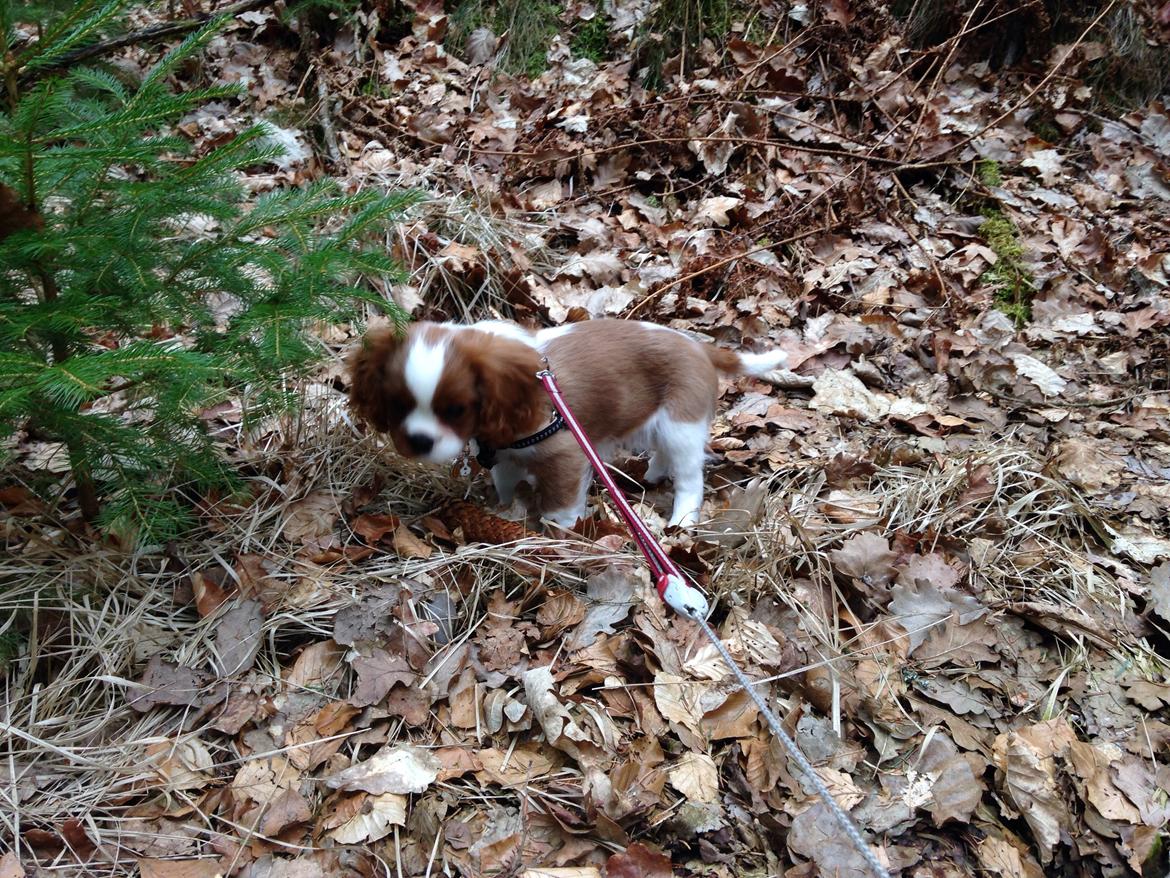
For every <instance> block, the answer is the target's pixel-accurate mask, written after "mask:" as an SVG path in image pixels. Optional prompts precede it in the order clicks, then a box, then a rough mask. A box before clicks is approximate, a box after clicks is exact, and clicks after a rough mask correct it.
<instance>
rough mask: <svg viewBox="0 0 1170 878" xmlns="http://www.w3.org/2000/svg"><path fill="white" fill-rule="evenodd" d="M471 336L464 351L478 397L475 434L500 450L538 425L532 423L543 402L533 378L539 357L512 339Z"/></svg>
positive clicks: (543, 397) (537, 383) (542, 396)
mask: <svg viewBox="0 0 1170 878" xmlns="http://www.w3.org/2000/svg"><path fill="white" fill-rule="evenodd" d="M469 335H470V334H469ZM474 335H475V336H476V337H475V338H469V339H468V344H467V347H466V352H467V356H468V358H469V359H470V361H471V364H472V369H473V370H474V372H475V376H476V390H477V392H478V397H479V412H478V418H477V423H476V433H475V435H476V437H477V438H479V439H482V440H484V441H485V442H487V443H489V444H491V445H495V446H497V447H502V446H504V445H509V444H511V443H512V442H515V441H516V439H517V438H519V437H521V436H524V435H525V434H526V433H529V432H532V431H533V430H535V429H536V427H538V426H539V425H538V424H535V422H536V421H537V420H539V419H540V416H541V413H542V412H543V411H544V402H545V399H546V397H545V394H544V391H543V390H542V389H541V385H540V381H539V380H538V379H537V377H536V373H537V372H539V371H540V369H541V361H540V355H539V354H537V352H536V351H535V350H534V349H533V348H531V347H529V346H528V345H526V344H524V343H523V342H519V341H516V340H515V339H510V338H501V337H499V336H494V335H488V334H487V333H482V332H477V333H475V334H474Z"/></svg>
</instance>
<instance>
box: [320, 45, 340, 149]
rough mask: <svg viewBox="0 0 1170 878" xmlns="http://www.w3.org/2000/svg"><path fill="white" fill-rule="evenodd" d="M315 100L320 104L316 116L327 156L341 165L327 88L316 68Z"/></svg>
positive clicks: (322, 76)
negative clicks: (323, 137)
mask: <svg viewBox="0 0 1170 878" xmlns="http://www.w3.org/2000/svg"><path fill="white" fill-rule="evenodd" d="M317 101H318V103H319V104H320V110H319V111H318V113H319V116H318V118H319V119H320V121H321V133H322V134H324V135H325V148H326V149H327V150H329V158H330V160H331V161H332V162H333V164H334V165H335V166H340V165H341V150H340V149H339V148H338V146H337V131H336V130H334V128H333V115H332V114H331V113H330V111H329V101H330V97H329V89H328V88H327V87H326V85H325V76H324V74H323V73H322V72H321V69H320V68H318V69H317Z"/></svg>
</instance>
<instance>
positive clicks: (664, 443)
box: [349, 319, 788, 528]
mask: <svg viewBox="0 0 1170 878" xmlns="http://www.w3.org/2000/svg"><path fill="white" fill-rule="evenodd" d="M787 360H788V357H787V355H786V353H785V352H784V351H781V350H772V351H769V352H766V353H737V352H735V351H731V350H728V349H726V348H721V347H716V346H715V345H711V344H703V343H701V342H698V341H695V340H694V339H692V338H690V337H689V336H687V335H685V334H683V333H681V332H679V331H677V330H674V329H669V328H667V327H663V326H657V325H655V324H652V323H644V322H637V321H627V320H615V319H601V320H587V321H584V322H581V323H571V324H567V325H565V326H559V327H556V328H554V329H541V330H536V331H531V330H528V329H525V328H524V327H521V326H519V325H517V324H515V323H509V322H506V321H500V320H490V321H484V322H480V323H473V324H470V325H459V324H453V323H415V324H412V325H410V327H409V328H408V329H407V330H406V331H405V332H404V333H399V332H397V331H396V330H395V329H394V328H384V329H375V330H371V331H370V332H368V333H367V334H366V336H365V337H364V338H363V339H362V342H361V344H360V346H358V347H357V349H356V350H355V351H354V353H353V354H352V355H351V356H350V359H349V374H350V391H349V393H350V406H351V408H352V409H353V411H354V413H355V414H356V415H358V417H360V418H361V419H363V420H364V421H366V422H367V423H368V424H369V425H370V426H372V427H373V428H374V429H375V430H377V431H379V432H382V433H389V434H390V436H391V438H392V439H393V441H394V445H395V447H396V448H397V449H398V451H399V452H400V453H401V454H402V455H404V456H406V457H410V458H419V459H422V460H426V461H431V462H434V463H445V462H452V461H455V460H456V459H458V458H459V456H460V455H461V454H463V452H464V449H465V448H466V447H467V446H468V444H469V443H471V442H474V443H475V446H476V452H477V457H478V459H479V461H480V463H481V464H482V465H484V466H485V467H487V468H490V470H491V475H492V482H493V483H494V485H495V489H496V494H497V495H498V497H499V500H500V503H501V504H503V505H504V506H510V505H511V504H512V502H513V500H514V498H515V493H516V488H517V487H518V486H519V485H520V484H521V483H522V482H527V483H528V484H529V485H530V486H531V487H532V488H533V489H534V491H535V497H536V501H537V503H536V505H537V509H536V511H537V512H539V514H540V516H541V517H542V518H543V519H545V520H546V521H549V522H552V523H553V524H554V525H557V526H559V527H564V528H571V527H572V526H573V525H574V524H576V522H577V521H578V520H579V519H580V518H582V517H583V516H584V514H585V508H586V498H587V495H588V490H589V484H590V481H591V477H592V470H591V468H590V466H589V462H588V460H587V459H586V457H585V455H584V453H583V452H582V451H581V449H580V447H579V446H578V445H577V441H576V439H574V438H573V436H572V434H571V433H570V432H569V430H567V429H563V427H564V422H563V421H562V420H561V418H560V416H559V415H558V414H557V413H556V410H555V409H554V408H553V405H552V402H551V401H550V400H549V398H548V395H547V394H546V392H545V390H544V388H543V387H542V385H541V383H540V381H539V380H538V379H537V377H536V373H537V372H539V371H540V370H541V369H543V368H546V362H547V368H549V369H551V370H552V371H553V373H554V374H555V375H556V379H557V383H558V384H559V385H560V388H561V391H562V393H563V395H564V399H565V401H566V402H567V403H568V405H569V408H570V410H571V411H572V412H573V414H574V415H575V416H576V419H577V420H578V421H579V422H580V424H581V426H582V427H583V428H584V430H585V432H586V434H587V435H588V436H589V438H590V439H591V440H592V441H593V443H594V445H595V446H596V448H597V450H598V452H599V454H600V455H601V456H602V458H603V459H605V458H607V457H609V456H611V455H612V454H613V453H614V452H616V451H617V450H618V449H619V448H623V449H629V450H631V451H649V452H650V454H651V457H650V463H649V467H648V469H647V472H646V481H647V482H650V483H657V482H660V481H662V480H663V479H664V478H666V477H670V479H671V480H672V481H673V482H674V492H675V494H674V508H673V511H672V512H671V515H670V524H671V525H676V526H679V527H688V526H692V525H694V524H697V523H698V521H699V515H700V511H701V508H702V502H703V462H704V460H705V457H706V451H707V441H708V439H709V436H710V426H711V420H712V418H713V417H714V415H715V402H716V397H717V395H718V390H719V378H718V376H719V373H724V374H728V375H737V374H738V375H756V376H759V375H764V374H766V373H768V372H770V371H772V370H774V369H779V368H783V367H784V365H785V364H786V363H787ZM530 511H531V510H530Z"/></svg>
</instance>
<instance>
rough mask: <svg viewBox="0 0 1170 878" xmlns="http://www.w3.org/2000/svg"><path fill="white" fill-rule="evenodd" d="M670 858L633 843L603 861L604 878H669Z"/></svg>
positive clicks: (643, 845) (671, 872)
mask: <svg viewBox="0 0 1170 878" xmlns="http://www.w3.org/2000/svg"><path fill="white" fill-rule="evenodd" d="M673 874H674V873H673V871H672V867H671V864H670V857H668V856H667V855H666V854H664V853H661V852H660V851H657V850H654V849H653V848H650V847H648V846H647V845H645V844H643V843H642V842H635V843H634V844H632V845H630V846H629V847H628V848H626V849H625V850H624V851H623V852H622V853H620V854H613V855H612V856H610V858H609V859H608V860H606V861H605V878H671V876H672V875H673Z"/></svg>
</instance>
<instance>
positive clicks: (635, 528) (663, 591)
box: [536, 360, 890, 878]
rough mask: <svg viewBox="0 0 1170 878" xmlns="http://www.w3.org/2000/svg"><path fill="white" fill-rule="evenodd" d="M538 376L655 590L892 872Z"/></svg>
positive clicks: (881, 868) (545, 374) (875, 863)
mask: <svg viewBox="0 0 1170 878" xmlns="http://www.w3.org/2000/svg"><path fill="white" fill-rule="evenodd" d="M545 362H546V364H547V362H548V361H547V360H546V361H545ZM536 377H537V378H539V379H540V383H541V384H543V385H544V389H545V390H546V391H548V395H549V398H550V399H551V400H552V404H553V405H554V406H555V407H556V410H557V411H558V412H560V415H561V417H562V418H564V421H565V425H566V426H567V427H568V428H569V430H570V431H571V432H572V434H573V437H574V438H575V439H576V440H577V444H578V445H580V446H581V450H582V451H584V452H585V456H586V457H587V458H589V463H591V464H592V465H593V471H594V472H595V473H597V476H598V478H600V479H601V483H602V484H603V485H605V489H606V490H607V491H609V496H610V497H612V498H613V502H614V503H615V504H617V508H618V511H619V512H620V513H621V515H622V518H624V519H625V520H626V526H627V527H629V529H630V533H631V534H633V536H634V539H635V540H636V541H637V543H638V546H639V548H641V550H642V554H643V555H645V556H646V563H647V564H649V565H650V569H651V571H653V573H654V583H655V585H656V586H657V587H658V595H659V596H660V597H661V598H662V600H663V602H665V603H666V604H667V605H668V606H669V607H670V608H671V609H672V610H674V611H675V612H676V613H679V614H680V615H682V616H685V617H687V618H688V619H693V620H694V621H695V622H697V623H698V625H699V627H700V628H702V629H703V633H704V634H706V635H707V639H708V640H710V641H711V645H712V646H714V647H715V649H716V651H717V652H718V653H719V655H720V656H721V657H722V659H723V661H724V662H726V663H727V667H728V668H729V669H730V670H731V673H732V675H733V676H734V677H735V679H736V682H738V683H739V685H740V686H742V687H743V690H744V691H745V692H747V694H748V696H749V697H750V698H751V699H752V701H754V702H755V704H756V707H757V708H759V710H760V713H761V715H762V716H763V717H764V720H765V722H767V724H768V728H770V729H771V730H772V733H773V734H774V735H775V736H776V737H777V738H779V739H780V741H781V743H783V744H784V747H785V749H786V750H787V751H788V753H789V755H790V756H791V757H792V759H793V761H795V762H796V764H797V765H799V766H800V769H801V771H802V772H804V774H805V776H806V777H807V778H808V782H809V784H810V785H811V786H812V788H813V789H814V790H815V791H816V793H817V795H818V796H819V797H820V799H821V801H822V802H824V804H825V807H826V808H828V809H829V812H830V813H831V814H832V815H833V818H834V819H835V820H836V821H837V825H838V826H840V827H841V830H842V831H843V832H844V833H845V835H846V837H847V838H848V839H849V841H850V842H851V843H852V844H853V846H854V847H855V848H856V849H857V852H858V853H859V854H861V856H862V858H863V859H864V860H865V863H866V865H867V866H868V867H869V870H870V871H871V872H872V873H873V874H874V875H875V876H877V878H890V874H889V871H888V870H887V869H886V867H885V864H884V863H882V862H881V860H879V859H878V857H877V854H875V853H874V852H873V850H872V849H871V848H870V846H869V844H868V843H867V842H866V840H865V838H864V836H862V834H861V831H860V830H859V829H858V828H857V825H856V824H855V823H854V822H853V820H852V818H851V817H850V816H849V814H848V813H847V812H846V811H845V809H843V808H842V807H841V805H840V804H838V803H837V800H836V799H834V798H833V794H832V793H831V792H830V791H829V788H828V787H826V786H825V783H824V781H822V780H821V778H820V776H819V775H818V774H817V773H816V769H815V768H813V765H812V763H811V762H809V761H808V757H807V756H805V755H804V753H802V752H801V750H800V748H799V747H798V746H797V745H796V742H795V741H793V740H792V738H791V736H790V735H789V734H788V732H786V731H785V730H784V727H783V725H781V723H780V719H779V717H777V716H776V713H775V711H773V710H772V708H770V707H769V706H768V703H767V702H766V701H765V700H764V697H763V696H762V695H761V694H760V693H759V692H758V691H757V689H756V686H755V684H754V683H752V681H751V680H749V679H748V677H747V675H746V674H745V673H744V672H743V670H742V669H741V668H740V667H739V665H737V664H736V663H735V659H733V658H732V656H731V653H730V652H728V651H727V647H726V646H724V645H723V641H721V640H720V639H719V635H717V634H716V633H715V631H714V629H713V628H711V626H710V624H708V622H707V612H708V609H709V608H708V605H707V598H706V597H704V596H703V593H702V592H701V591H699V590H698V589H697V588H695V587H694V586H692V585H688V584H687V581H686V580H685V579H684V578H683V575H682V571H681V570H679V569H678V565H676V564H675V563H674V562H673V561H671V560H670V556H668V555H667V554H666V552H665V551H664V550H663V548H662V546H660V545H659V544H658V540H656V539H655V538H654V535H653V534H652V533H650V529H649V528H648V527H646V523H645V522H644V521H642V519H641V518H639V517H638V513H636V512H635V511H634V507H632V506H631V505H630V503H629V501H628V500H626V498H625V495H624V494H622V492H621V490H619V489H618V486H617V483H616V482H614V480H613V476H611V475H610V474H609V470H608V469H606V467H605V461H603V460H602V459H601V455H599V454H598V453H597V449H595V448H594V447H593V443H591V442H590V441H589V437H588V436H586V435H585V431H584V430H582V429H581V425H580V424H578V423H577V419H576V418H575V417H573V412H572V411H571V410H570V409H569V406H568V405H567V404H566V403H565V400H564V398H563V397H562V396H561V389H560V388H559V387H558V386H557V380H556V378H554V377H553V373H552V372H551V371H550V370H549V369H543V370H541V371H540V372H537V373H536Z"/></svg>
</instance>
